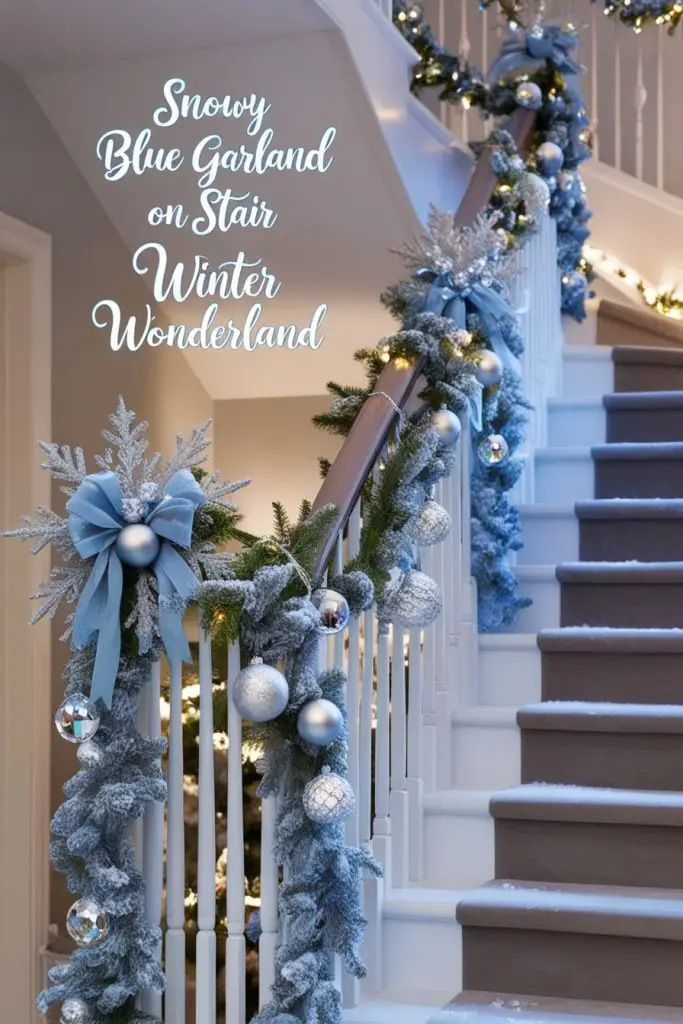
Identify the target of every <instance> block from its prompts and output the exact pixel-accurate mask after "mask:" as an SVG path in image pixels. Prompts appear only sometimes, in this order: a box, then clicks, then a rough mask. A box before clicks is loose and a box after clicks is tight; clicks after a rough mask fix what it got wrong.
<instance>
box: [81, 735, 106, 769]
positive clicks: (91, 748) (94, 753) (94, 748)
mask: <svg viewBox="0 0 683 1024" xmlns="http://www.w3.org/2000/svg"><path fill="white" fill-rule="evenodd" d="M76 757H77V758H78V760H79V761H80V762H81V764H82V765H83V766H84V767H85V768H94V767H95V765H98V764H100V762H101V761H102V749H101V748H100V747H98V745H97V744H96V743H95V741H94V740H85V741H84V742H83V743H80V744H79V746H78V750H77V751H76Z"/></svg>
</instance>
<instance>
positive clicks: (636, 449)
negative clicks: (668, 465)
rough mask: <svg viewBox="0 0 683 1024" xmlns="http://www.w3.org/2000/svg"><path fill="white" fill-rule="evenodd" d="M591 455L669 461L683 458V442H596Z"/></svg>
mask: <svg viewBox="0 0 683 1024" xmlns="http://www.w3.org/2000/svg"><path fill="white" fill-rule="evenodd" d="M570 450H571V449H570ZM591 455H592V457H593V460H594V461H595V462H643V461H645V460H650V459H651V460H655V461H663V460H666V461H669V460H672V459H683V442H681V441H640V442H633V441H620V442H617V443H615V444H596V445H593V447H592V448H591ZM663 497H665V495H663Z"/></svg>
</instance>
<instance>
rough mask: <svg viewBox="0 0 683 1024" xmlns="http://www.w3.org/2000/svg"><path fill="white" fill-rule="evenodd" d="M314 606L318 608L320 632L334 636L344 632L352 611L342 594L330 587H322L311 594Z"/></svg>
mask: <svg viewBox="0 0 683 1024" xmlns="http://www.w3.org/2000/svg"><path fill="white" fill-rule="evenodd" d="M311 601H312V602H313V606H314V607H315V608H317V609H318V613H319V615H320V625H319V626H318V632H319V633H322V634H323V636H334V635H335V634H336V633H342V632H343V631H344V630H345V629H346V627H347V626H348V624H349V619H350V618H351V611H350V609H349V602H348V601H347V600H346V598H345V597H344V596H343V595H342V594H338V593H337V591H336V590H330V588H329V587H322V588H321V589H320V590H315V591H314V592H313V593H312V594H311Z"/></svg>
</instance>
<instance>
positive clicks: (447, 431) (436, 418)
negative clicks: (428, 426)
mask: <svg viewBox="0 0 683 1024" xmlns="http://www.w3.org/2000/svg"><path fill="white" fill-rule="evenodd" d="M432 426H433V428H434V430H435V431H436V432H437V434H438V435H439V438H440V440H441V441H442V442H443V443H444V444H455V443H456V441H457V440H458V439H459V438H460V435H461V434H462V427H461V426H460V420H459V419H458V417H457V416H456V415H455V413H454V412H451V410H450V409H446V408H445V406H444V408H443V409H437V411H436V412H434V413H432Z"/></svg>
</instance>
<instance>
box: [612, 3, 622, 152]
mask: <svg viewBox="0 0 683 1024" xmlns="http://www.w3.org/2000/svg"><path fill="white" fill-rule="evenodd" d="M622 32H623V25H622V24H621V23H620V22H619V19H618V18H615V19H614V166H615V167H616V169H617V170H618V171H620V170H621V33H622Z"/></svg>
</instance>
